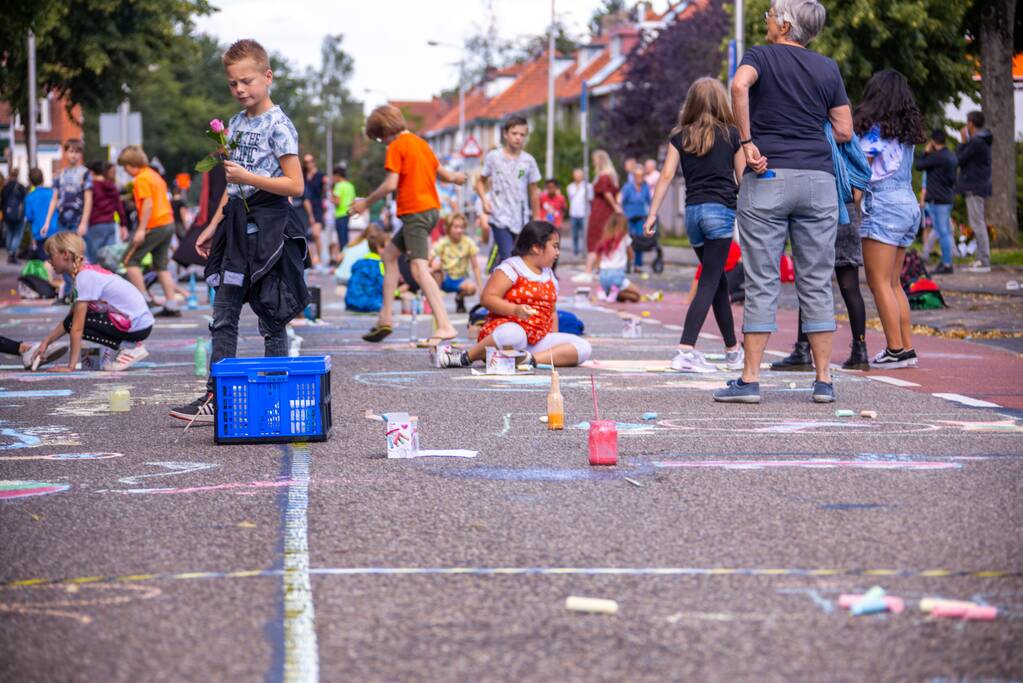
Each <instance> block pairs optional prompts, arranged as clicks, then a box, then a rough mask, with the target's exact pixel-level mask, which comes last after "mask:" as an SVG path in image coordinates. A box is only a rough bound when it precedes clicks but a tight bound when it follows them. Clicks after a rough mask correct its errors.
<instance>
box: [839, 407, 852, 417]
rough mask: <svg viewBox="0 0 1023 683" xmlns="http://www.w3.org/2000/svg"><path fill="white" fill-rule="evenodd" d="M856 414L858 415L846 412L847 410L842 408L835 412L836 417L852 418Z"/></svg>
mask: <svg viewBox="0 0 1023 683" xmlns="http://www.w3.org/2000/svg"><path fill="white" fill-rule="evenodd" d="M855 414H856V413H854V412H853V411H851V410H846V409H845V408H840V409H838V410H836V411H835V417H852V416H853V415H855Z"/></svg>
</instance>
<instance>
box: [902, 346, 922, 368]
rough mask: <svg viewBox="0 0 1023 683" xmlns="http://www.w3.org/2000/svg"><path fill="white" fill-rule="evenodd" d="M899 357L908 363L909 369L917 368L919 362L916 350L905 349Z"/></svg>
mask: <svg viewBox="0 0 1023 683" xmlns="http://www.w3.org/2000/svg"><path fill="white" fill-rule="evenodd" d="M899 356H900V357H901V358H902V359H903V360H905V361H908V363H909V365H908V366H907V367H911V368H915V367H916V364H917V361H918V360H919V359H918V358H917V357H916V351H915V350H914V349H905V350H904V351H903V352H902V353H900V354H899Z"/></svg>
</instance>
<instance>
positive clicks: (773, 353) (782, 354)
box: [764, 349, 789, 358]
mask: <svg viewBox="0 0 1023 683" xmlns="http://www.w3.org/2000/svg"><path fill="white" fill-rule="evenodd" d="M764 355H767V356H777V357H778V358H785V357H786V356H788V355H789V354H787V353H785V352H784V351H771V350H770V349H767V350H766V351H764Z"/></svg>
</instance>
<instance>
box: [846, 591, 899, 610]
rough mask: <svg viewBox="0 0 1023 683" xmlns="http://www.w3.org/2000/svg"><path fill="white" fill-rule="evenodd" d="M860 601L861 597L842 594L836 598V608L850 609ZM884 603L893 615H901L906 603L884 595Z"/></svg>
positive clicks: (852, 594)
mask: <svg viewBox="0 0 1023 683" xmlns="http://www.w3.org/2000/svg"><path fill="white" fill-rule="evenodd" d="M862 599H863V596H862V595H858V594H855V593H843V594H842V595H840V596H838V606H839V607H840V608H842V609H852V606H853V605H855V604H856V603H857V602H859V601H860V600H862ZM884 601H885V604H886V605H887V606H888V611H889V612H891V613H893V614H902V613H903V612H904V611H905V610H906V602H905V601H904V600H903V599H902V598H897V597H895V596H893V595H886V596H885V597H884Z"/></svg>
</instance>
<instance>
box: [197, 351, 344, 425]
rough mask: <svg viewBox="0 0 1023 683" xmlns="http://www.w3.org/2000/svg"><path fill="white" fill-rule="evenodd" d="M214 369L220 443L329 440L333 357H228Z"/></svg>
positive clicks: (331, 420) (331, 421)
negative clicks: (331, 365)
mask: <svg viewBox="0 0 1023 683" xmlns="http://www.w3.org/2000/svg"><path fill="white" fill-rule="evenodd" d="M212 374H213V379H214V382H215V383H216V390H215V391H216V408H217V414H216V428H215V433H214V441H215V442H216V443H218V444H229V443H289V442H292V441H326V440H327V437H328V436H329V435H330V429H331V426H332V424H333V418H332V415H331V403H330V356H300V357H298V358H225V359H224V360H222V361H220V362H219V363H216V364H215V365H214V366H213V368H212Z"/></svg>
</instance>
